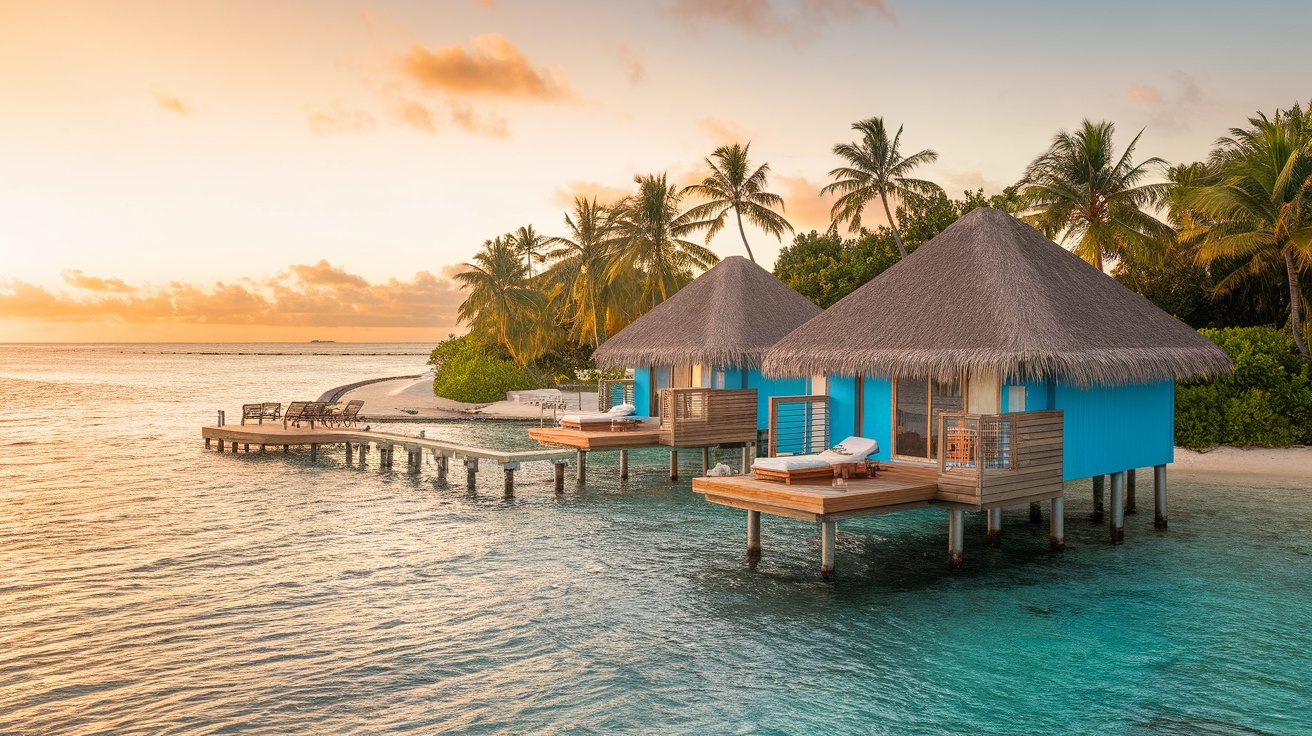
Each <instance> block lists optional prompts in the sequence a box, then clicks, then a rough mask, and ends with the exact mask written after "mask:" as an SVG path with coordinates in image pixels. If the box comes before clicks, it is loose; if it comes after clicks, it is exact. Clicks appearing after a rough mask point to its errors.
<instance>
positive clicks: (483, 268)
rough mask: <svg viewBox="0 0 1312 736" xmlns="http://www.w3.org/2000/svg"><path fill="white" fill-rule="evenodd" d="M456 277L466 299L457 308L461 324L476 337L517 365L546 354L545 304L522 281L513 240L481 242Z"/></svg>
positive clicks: (525, 272) (522, 269)
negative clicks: (495, 346)
mask: <svg viewBox="0 0 1312 736" xmlns="http://www.w3.org/2000/svg"><path fill="white" fill-rule="evenodd" d="M465 267H466V270H465V271H463V272H461V273H458V274H456V275H455V279H456V281H458V282H459V283H460V284H461V285H462V286H464V287H465V288H466V289H467V290H468V292H469V296H467V297H466V298H465V301H464V302H462V303H461V304H460V310H459V312H458V315H459V317H460V321H461V322H464V323H465V324H467V325H469V327H470V330H471V331H472V332H474V333H475V334H478V335H481V336H483V337H484V338H485V339H490V340H492V341H494V342H497V343H499V344H500V345H502V346H503V347H505V349H506V350H508V351H509V352H510V355H511V357H513V358H514V359H515V361H516V362H517V363H519V364H520V365H527V364H528V363H529V361H531V360H533V359H535V358H537V357H538V356H540V355H541V354H542V353H543V352H545V350H546V343H547V339H546V336H545V332H544V330H543V329H542V318H541V315H542V314H544V313H545V312H546V311H547V310H546V306H547V305H546V300H545V299H544V298H543V295H542V292H540V291H538V290H537V289H534V288H533V287H532V286H531V285H530V282H529V280H528V278H527V276H528V269H527V268H526V267H525V265H524V264H523V263H521V262H520V260H519V252H518V251H517V250H516V248H515V247H514V245H512V237H511V236H509V235H505V236H499V237H497V238H496V239H495V240H489V241H486V242H485V243H483V249H482V250H480V251H479V252H478V253H476V254H475V255H474V262H473V263H466V264H465Z"/></svg>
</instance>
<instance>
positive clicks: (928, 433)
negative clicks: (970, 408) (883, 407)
mask: <svg viewBox="0 0 1312 736" xmlns="http://www.w3.org/2000/svg"><path fill="white" fill-rule="evenodd" d="M893 407H894V409H893V413H894V417H893V418H894V427H893V453H894V454H895V455H901V456H903V457H909V458H915V459H918V460H932V459H935V458H937V457H938V417H939V415H940V414H943V413H944V412H949V413H951V412H960V411H963V410H965V407H966V401H965V391H964V385H963V382H962V381H961V380H960V379H955V380H954V379H947V380H944V379H940V378H937V377H934V376H930V377H929V378H898V379H897V380H896V381H895V382H894V384H893Z"/></svg>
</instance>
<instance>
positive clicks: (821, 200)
mask: <svg viewBox="0 0 1312 736" xmlns="http://www.w3.org/2000/svg"><path fill="white" fill-rule="evenodd" d="M822 187H824V183H823V182H814V181H811V180H810V179H807V178H806V177H804V176H782V175H779V174H776V175H775V176H774V181H773V182H772V184H771V188H772V189H773V190H774V192H775V193H776V194H778V195H779V196H780V197H783V198H784V208H785V209H784V217H785V218H786V219H787V220H788V221H789V222H791V223H792V224H793V228H794V229H796V230H797V231H798V232H805V231H807V230H819V231H821V232H823V231H825V230H828V229H829V222H830V220H829V209H830V208H831V207H833V206H834V200H835V199H836V198H837V197H835V196H834V195H832V194H826V195H824V196H821V195H820V189H821V188H822ZM863 214H866V215H873V214H874V213H873V212H871V211H870V208H867V212H866V213H863ZM861 219H862V220H863V221H868V220H871V219H872V218H870V217H868V216H866V217H862V218H861ZM879 219H880V220H882V219H883V214H882V213H880V215H879ZM873 224H874V223H873V222H871V223H868V224H867V227H869V226H871V225H873Z"/></svg>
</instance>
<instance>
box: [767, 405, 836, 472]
mask: <svg viewBox="0 0 1312 736" xmlns="http://www.w3.org/2000/svg"><path fill="white" fill-rule="evenodd" d="M769 428H770V430H769V432H770V444H769V448H768V449H769V456H770V457H777V456H779V455H809V454H811V453H815V452H823V451H824V450H826V449H828V448H829V397H828V396H818V395H817V396H771V397H770V424H769Z"/></svg>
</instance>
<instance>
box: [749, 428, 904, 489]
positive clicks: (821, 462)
mask: <svg viewBox="0 0 1312 736" xmlns="http://www.w3.org/2000/svg"><path fill="white" fill-rule="evenodd" d="M876 452H879V443H878V442H876V441H874V440H872V439H868V438H866V437H848V438H847V439H845V440H843V441H842V442H840V443H838V444H837V445H834V446H833V447H831V448H829V449H828V450H825V451H824V452H820V453H816V454H814V455H792V456H788V457H762V458H757V459H756V460H755V461H753V462H752V475H754V476H756V477H757V478H760V479H762V480H781V481H783V482H784V483H786V484H787V485H792V484H793V483H795V482H798V481H803V480H832V479H833V478H852V477H856V478H864V477H870V476H873V475H874V474H875V472H876V471H877V470H879V461H878V460H871V459H870V456H871V455H873V454H875V453H876Z"/></svg>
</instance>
